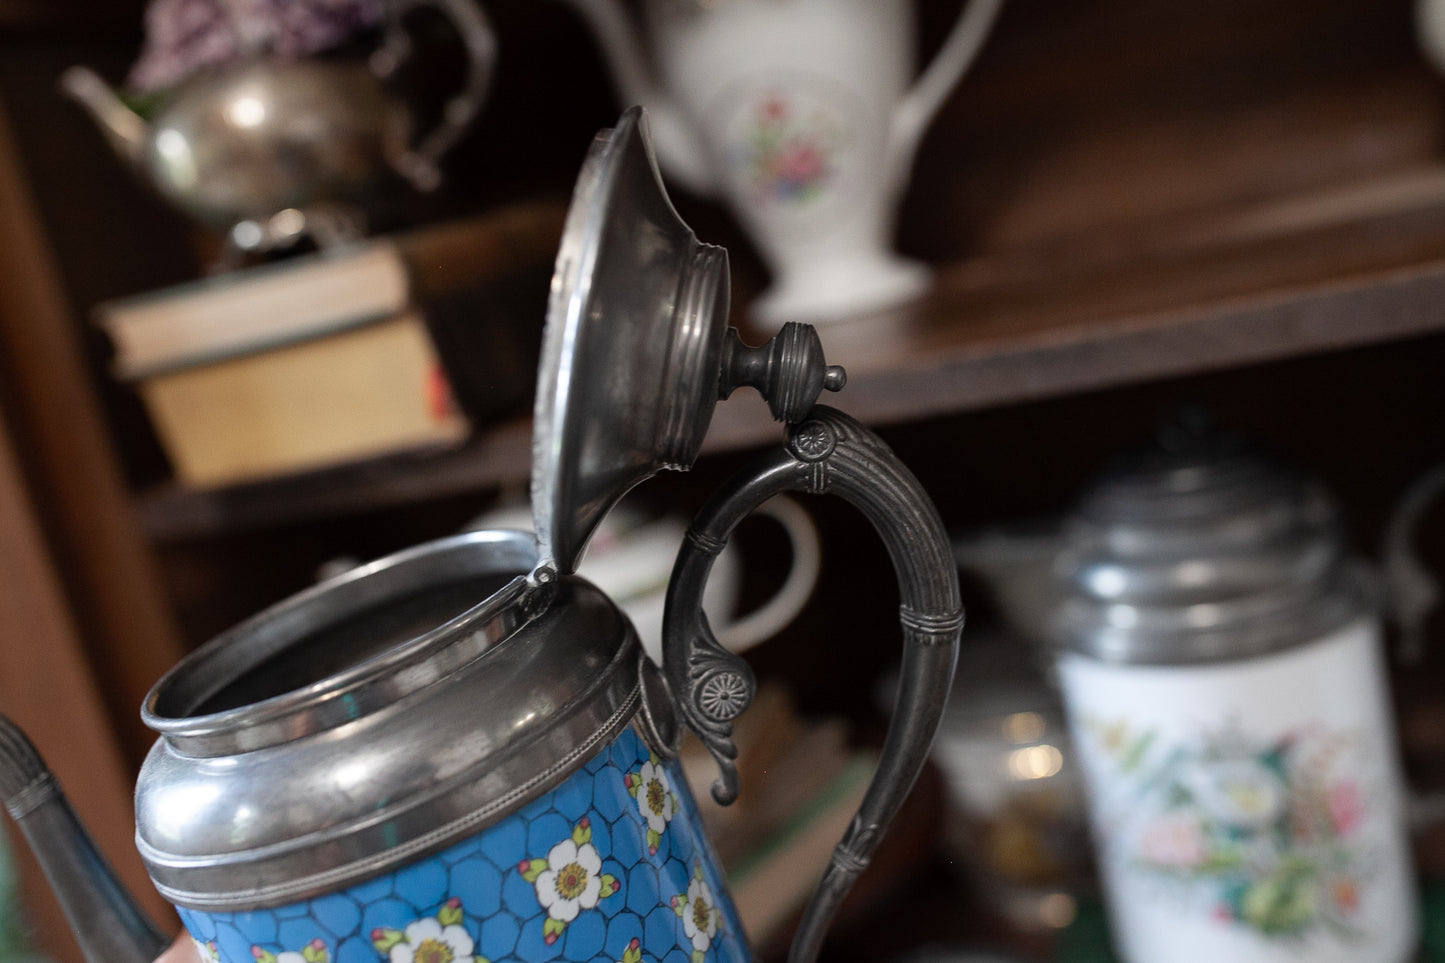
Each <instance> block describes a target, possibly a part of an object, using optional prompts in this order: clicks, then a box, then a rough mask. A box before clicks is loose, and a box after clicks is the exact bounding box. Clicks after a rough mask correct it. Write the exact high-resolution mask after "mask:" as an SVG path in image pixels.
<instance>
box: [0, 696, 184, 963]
mask: <svg viewBox="0 0 1445 963" xmlns="http://www.w3.org/2000/svg"><path fill="white" fill-rule="evenodd" d="M0 797H3V798H4V801H5V808H6V809H7V810H8V811H9V812H10V816H11V818H13V819H14V820H15V822H16V824H17V825H18V826H19V827H20V829H21V831H22V832H23V833H24V834H25V839H26V842H28V843H29V844H30V848H31V849H32V850H33V851H34V853H35V857H36V859H37V860H38V861H39V863H40V867H41V869H43V870H44V871H45V878H46V879H47V880H49V881H50V886H51V888H52V889H53V890H54V891H55V895H56V898H57V899H58V900H59V901H60V905H61V908H62V909H64V911H65V918H66V919H67V920H68V921H69V922H70V929H71V932H72V933H74V934H75V937H76V941H77V942H78V943H79V944H80V949H81V952H82V953H83V954H84V955H85V959H86V961H87V963H153V961H154V960H155V958H156V957H157V956H159V955H160V954H161V952H162V951H163V950H164V949H165V948H166V946H167V945H169V944H170V942H171V940H170V938H169V937H168V936H166V935H164V934H163V933H162V932H161V931H160V930H159V929H158V928H157V927H156V926H155V925H154V924H153V923H152V922H151V921H150V920H149V919H147V918H146V916H145V913H144V912H142V910H141V909H140V907H139V906H138V905H137V904H136V902H135V900H133V899H132V898H131V896H130V894H129V893H127V892H126V891H125V890H124V889H123V888H122V887H121V885H120V883H119V881H118V880H117V879H116V877H115V873H114V872H113V871H112V870H111V868H110V866H109V864H108V863H106V861H105V857H104V856H102V855H101V853H100V851H99V850H98V849H97V848H96V846H95V843H94V841H93V840H92V839H91V838H90V834H89V833H87V832H86V831H85V829H84V827H82V826H81V825H80V820H79V819H77V818H76V815H75V812H74V810H72V809H71V808H70V804H69V803H68V802H67V801H66V800H65V797H64V796H63V795H61V792H60V787H59V786H58V785H57V783H56V781H55V776H54V775H53V774H52V773H51V772H50V770H49V769H48V768H46V766H45V763H44V762H42V761H41V759H40V756H39V754H38V753H37V752H36V751H35V747H34V746H33V745H31V743H30V740H29V739H28V738H26V736H25V734H24V733H23V732H21V731H20V729H19V727H17V726H16V725H15V724H14V723H13V722H11V721H10V720H9V719H7V718H5V717H4V716H3V715H0Z"/></svg>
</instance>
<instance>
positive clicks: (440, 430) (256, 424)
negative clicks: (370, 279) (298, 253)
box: [136, 310, 469, 487]
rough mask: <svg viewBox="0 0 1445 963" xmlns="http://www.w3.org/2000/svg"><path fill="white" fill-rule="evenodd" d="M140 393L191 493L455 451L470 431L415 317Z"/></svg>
mask: <svg viewBox="0 0 1445 963" xmlns="http://www.w3.org/2000/svg"><path fill="white" fill-rule="evenodd" d="M136 388H137V390H138V391H139V392H140V394H141V397H142V399H143V400H144V401H145V404H146V408H147V410H148V411H149V413H150V416H151V421H152V423H153V424H154V426H155V428H156V431H157V433H158V434H159V436H160V438H161V441H162V443H163V444H164V445H165V448H166V451H167V453H168V454H169V455H170V459H171V464H172V466H173V468H174V469H175V473H176V477H177V478H178V479H179V480H180V481H181V482H182V483H184V484H186V485H190V486H195V487H206V486H215V485H221V484H233V483H238V482H243V481H249V480H255V479H257V478H261V477H266V476H273V475H277V474H282V473H288V472H295V471H304V470H307V469H310V468H318V467H321V466H324V465H331V464H336V463H338V462H345V461H351V460H355V459H360V458H365V457H369V456H372V455H377V454H380V453H384V452H388V451H395V450H400V449H404V448H415V447H421V446H425V445H440V444H455V443H458V442H460V441H462V440H464V439H465V438H466V437H467V434H468V432H469V423H468V421H467V419H466V418H465V417H464V416H463V415H462V413H461V412H460V411H459V410H458V409H457V406H456V404H455V402H454V401H453V399H452V394H451V389H450V386H449V383H448V381H447V378H446V374H445V373H444V371H443V369H442V366H441V362H440V360H439V359H438V358H437V354H436V351H435V349H434V347H433V344H432V340H431V337H430V335H429V333H428V331H427V326H426V322H425V320H424V319H423V317H422V316H421V314H420V312H418V311H415V310H403V311H400V312H398V313H397V314H395V315H392V316H391V317H388V318H384V319H382V320H379V321H372V322H371V323H367V324H362V325H354V326H349V327H346V328H344V329H341V330H337V331H333V332H331V333H328V334H326V335H324V336H321V337H314V338H311V339H309V340H305V341H297V342H293V343H289V344H284V345H278V346H272V347H268V348H265V349H263V350H258V351H254V352H251V353H248V354H235V355H230V356H226V357H222V358H220V359H218V360H215V361H211V362H208V363H204V364H197V365H189V366H182V367H178V368H176V369H174V370H169V371H165V370H163V371H156V372H154V373H152V374H151V375H149V376H147V377H145V378H143V379H141V380H139V381H138V382H137V384H136Z"/></svg>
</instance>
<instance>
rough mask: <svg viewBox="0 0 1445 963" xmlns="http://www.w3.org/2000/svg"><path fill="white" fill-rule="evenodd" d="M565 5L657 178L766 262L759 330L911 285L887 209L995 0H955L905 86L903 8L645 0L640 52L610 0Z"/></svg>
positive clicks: (879, 304)
mask: <svg viewBox="0 0 1445 963" xmlns="http://www.w3.org/2000/svg"><path fill="white" fill-rule="evenodd" d="M569 2H570V3H572V4H573V6H575V7H576V8H577V9H578V10H579V11H580V13H581V14H582V15H583V17H584V19H585V20H586V21H587V23H588V24H589V25H590V26H591V28H592V30H593V32H594V33H595V34H596V36H597V38H598V42H599V44H600V46H601V48H602V50H603V53H604V54H605V55H606V57H607V60H608V63H609V65H610V67H611V69H612V72H613V75H614V77H615V79H616V81H617V84H618V87H619V88H620V89H621V92H622V95H623V96H624V97H625V98H627V99H628V100H629V101H631V102H634V103H640V104H642V105H643V106H645V107H646V108H647V109H648V113H649V117H650V121H651V126H652V134H653V139H654V143H655V145H656V147H657V152H658V156H659V161H660V163H661V165H662V167H663V170H664V173H666V174H667V175H668V176H670V177H672V178H674V179H676V180H677V181H679V182H681V183H682V184H684V186H687V187H689V188H690V189H692V190H694V191H697V192H701V193H704V194H720V195H722V196H724V197H725V198H726V199H727V201H728V202H729V204H730V205H731V208H732V210H733V211H734V213H735V214H736V215H737V216H738V218H739V220H740V221H741V222H742V223H743V225H744V226H745V227H746V228H747V230H748V231H749V233H750V235H751V237H752V238H753V240H754V242H755V243H756V244H757V246H758V248H759V250H760V251H761V252H762V254H763V256H764V258H765V259H766V260H767V262H768V265H769V267H770V268H771V269H772V271H773V273H774V284H773V287H772V288H771V289H770V290H769V291H768V292H767V293H766V294H765V295H764V296H763V297H762V298H761V299H760V300H759V301H758V303H757V304H756V305H755V306H754V313H755V315H756V318H757V320H758V321H760V322H762V323H764V324H767V325H770V326H776V325H778V324H781V323H782V322H785V321H809V322H819V321H827V320H830V319H834V318H839V317H844V316H848V315H854V314H863V313H868V312H870V311H874V310H879V309H882V308H885V307H888V306H891V305H894V304H897V303H899V302H902V301H906V300H908V299H911V298H913V297H915V296H917V295H919V294H921V293H922V292H923V291H924V290H926V288H927V287H928V284H929V272H928V270H927V269H926V268H925V267H924V266H923V265H921V264H917V263H915V262H912V261H907V260H904V259H903V258H901V257H899V256H898V255H897V254H895V253H894V252H893V250H892V234H893V225H894V216H895V208H896V206H897V202H898V199H899V195H900V194H901V192H902V189H903V187H904V185H905V183H906V179H907V175H908V171H909V169H910V168H911V166H912V163H913V156H914V153H915V150H916V148H917V146H918V141H919V139H920V137H921V136H922V134H923V131H924V130H925V129H926V127H927V126H928V123H929V121H930V120H931V119H932V118H933V115H934V113H935V112H936V111H937V110H938V108H939V107H940V106H941V105H942V104H943V101H944V100H945V98H946V97H947V96H948V94H949V92H950V91H951V90H952V89H953V87H954V85H955V84H956V83H957V81H958V79H959V78H960V77H961V76H962V75H963V72H964V71H965V70H966V69H967V68H968V66H969V65H970V64H971V63H972V62H973V60H974V58H975V56H976V55H977V53H978V51H979V49H980V48H981V47H982V45H983V41H984V39H985V38H986V37H987V35H988V33H989V30H990V29H991V27H992V25H993V22H994V20H995V19H996V17H997V14H998V11H999V8H1000V7H1001V6H1002V2H1003V0H967V2H966V3H965V5H964V8H963V12H962V13H961V15H960V16H959V19H958V21H957V24H956V25H955V26H954V28H953V30H952V32H951V33H950V35H949V36H948V38H947V40H946V41H945V42H944V44H943V47H942V48H941V49H940V51H939V53H938V54H937V56H936V57H935V58H934V60H933V62H932V63H931V64H930V65H929V66H928V68H927V69H926V70H925V71H924V72H923V73H922V75H920V76H919V77H918V78H917V80H916V81H915V80H914V78H913V72H914V71H913V59H914V58H913V39H914V26H913V6H912V0H713V2H708V3H704V2H699V0H644V4H643V7H644V19H645V32H646V34H647V36H648V37H649V38H650V41H651V44H650V47H651V52H652V54H653V56H651V57H649V56H646V55H644V53H643V49H644V47H643V44H642V42H641V41H640V40H639V27H638V25H637V24H635V23H634V22H633V20H632V18H631V17H630V16H629V14H628V13H627V12H626V11H625V10H624V9H622V7H621V6H620V5H619V2H618V0H569ZM647 63H655V64H656V65H657V75H656V76H655V77H654V76H652V75H651V74H650V73H649V72H648V70H647V69H646V68H645V67H644V65H645V64H647Z"/></svg>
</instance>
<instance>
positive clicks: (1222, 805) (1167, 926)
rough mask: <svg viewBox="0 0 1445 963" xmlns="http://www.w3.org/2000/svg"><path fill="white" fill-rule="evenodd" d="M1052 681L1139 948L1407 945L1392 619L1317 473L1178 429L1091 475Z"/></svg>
mask: <svg viewBox="0 0 1445 963" xmlns="http://www.w3.org/2000/svg"><path fill="white" fill-rule="evenodd" d="M1056 575H1057V587H1058V589H1059V592H1060V596H1061V601H1060V603H1059V607H1058V610H1057V612H1056V618H1055V624H1054V629H1055V632H1056V637H1057V641H1058V643H1059V653H1058V658H1057V663H1056V665H1057V671H1058V678H1059V680H1060V683H1061V685H1062V687H1063V693H1064V697H1065V702H1066V705H1067V709H1068V714H1069V718H1070V725H1071V729H1072V731H1073V734H1074V739H1075V743H1076V752H1077V758H1078V759H1079V761H1080V763H1081V765H1082V767H1083V770H1084V773H1085V777H1086V782H1087V786H1088V790H1089V799H1090V811H1091V818H1092V822H1093V828H1094V836H1095V839H1096V842H1097V847H1098V851H1099V866H1100V872H1101V874H1102V877H1103V883H1104V887H1105V892H1106V895H1107V899H1108V909H1109V914H1110V918H1111V921H1112V932H1113V939H1114V942H1115V946H1116V949H1117V951H1118V953H1119V955H1120V957H1121V958H1122V959H1123V960H1125V961H1127V963H1175V961H1179V963H1185V961H1196V960H1231V961H1233V963H1295V961H1309V963H1405V961H1406V960H1407V959H1410V958H1411V955H1412V953H1413V952H1414V948H1415V946H1416V944H1417V943H1418V940H1419V927H1418V924H1419V919H1418V909H1417V900H1416V894H1415V887H1414V881H1413V872H1412V868H1411V861H1410V854H1409V850H1408V840H1407V835H1406V829H1405V822H1404V802H1405V800H1404V791H1403V784H1402V778H1401V772H1400V767H1399V762H1398V753H1397V749H1396V746H1395V742H1394V726H1393V715H1392V712H1391V707H1390V699H1389V694H1388V691H1387V684H1386V674H1385V666H1384V657H1383V654H1382V646H1381V632H1380V621H1379V618H1378V617H1377V615H1376V613H1375V611H1374V610H1373V607H1372V605H1371V603H1370V599H1369V595H1368V592H1367V590H1366V586H1365V583H1364V580H1363V578H1362V575H1361V572H1360V570H1359V567H1358V566H1357V565H1355V564H1354V563H1352V562H1351V560H1350V559H1349V557H1348V556H1347V553H1346V551H1345V548H1344V544H1343V538H1342V534H1341V531H1340V525H1339V521H1338V518H1337V515H1336V512H1335V510H1334V508H1333V506H1332V505H1331V503H1330V501H1329V499H1328V498H1327V497H1326V495H1325V493H1324V492H1323V491H1322V490H1321V488H1320V486H1319V485H1318V484H1316V483H1314V482H1313V481H1311V480H1310V479H1307V478H1304V477H1301V476H1300V475H1299V474H1297V473H1295V472H1293V471H1290V470H1287V469H1285V468H1284V467H1282V466H1280V465H1278V464H1276V463H1274V462H1273V461H1271V460H1270V459H1268V458H1266V457H1264V456H1263V455H1261V454H1259V453H1258V452H1256V451H1253V450H1250V449H1249V448H1248V447H1247V446H1245V445H1243V444H1242V443H1240V442H1238V441H1237V440H1235V439H1231V438H1228V437H1225V436H1223V435H1221V434H1218V433H1215V432H1213V431H1211V430H1209V429H1199V428H1190V427H1188V426H1182V425H1181V426H1176V427H1175V428H1171V429H1168V430H1166V431H1165V432H1164V433H1163V434H1162V435H1161V438H1160V442H1159V444H1158V445H1156V446H1155V447H1153V448H1150V449H1148V450H1146V451H1142V452H1138V453H1135V454H1133V455H1130V456H1128V457H1126V458H1124V459H1122V460H1121V461H1120V463H1119V464H1117V465H1116V466H1114V468H1113V470H1111V471H1109V472H1107V473H1106V474H1105V476H1104V477H1103V478H1102V479H1100V480H1099V481H1098V482H1097V483H1096V484H1095V485H1094V486H1093V487H1092V488H1091V489H1090V490H1089V491H1088V492H1087V493H1086V494H1085V496H1084V498H1083V499H1082V502H1081V504H1080V505H1079V507H1078V509H1077V512H1076V513H1075V515H1074V517H1073V518H1072V520H1071V523H1070V525H1069V529H1068V533H1067V538H1066V548H1065V550H1064V552H1063V554H1062V556H1061V558H1060V561H1059V565H1058V566H1057V571H1056Z"/></svg>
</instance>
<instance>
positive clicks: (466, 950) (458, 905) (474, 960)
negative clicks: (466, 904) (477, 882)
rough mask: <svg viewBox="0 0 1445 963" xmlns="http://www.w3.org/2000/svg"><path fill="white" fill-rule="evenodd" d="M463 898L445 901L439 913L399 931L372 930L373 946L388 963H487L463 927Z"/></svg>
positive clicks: (387, 928)
mask: <svg viewBox="0 0 1445 963" xmlns="http://www.w3.org/2000/svg"><path fill="white" fill-rule="evenodd" d="M463 916H464V914H463V912H462V901H461V900H459V899H457V898H456V897H455V896H454V897H452V898H451V899H449V900H447V901H446V902H445V903H443V904H442V907H441V909H439V910H438V911H437V915H436V916H424V917H422V918H421V919H419V920H414V921H413V922H411V923H408V924H407V925H406V928H405V929H401V930H396V929H391V928H389V927H378V928H377V929H374V930H372V931H371V945H372V946H374V947H376V951H377V952H378V953H380V954H382V955H383V956H384V957H386V959H387V961H388V963H487V959H486V957H483V956H475V955H473V953H472V950H474V949H475V948H476V946H475V944H474V943H473V941H472V936H471V934H470V933H468V932H467V931H466V929H465V928H464V927H463V926H462V919H463Z"/></svg>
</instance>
